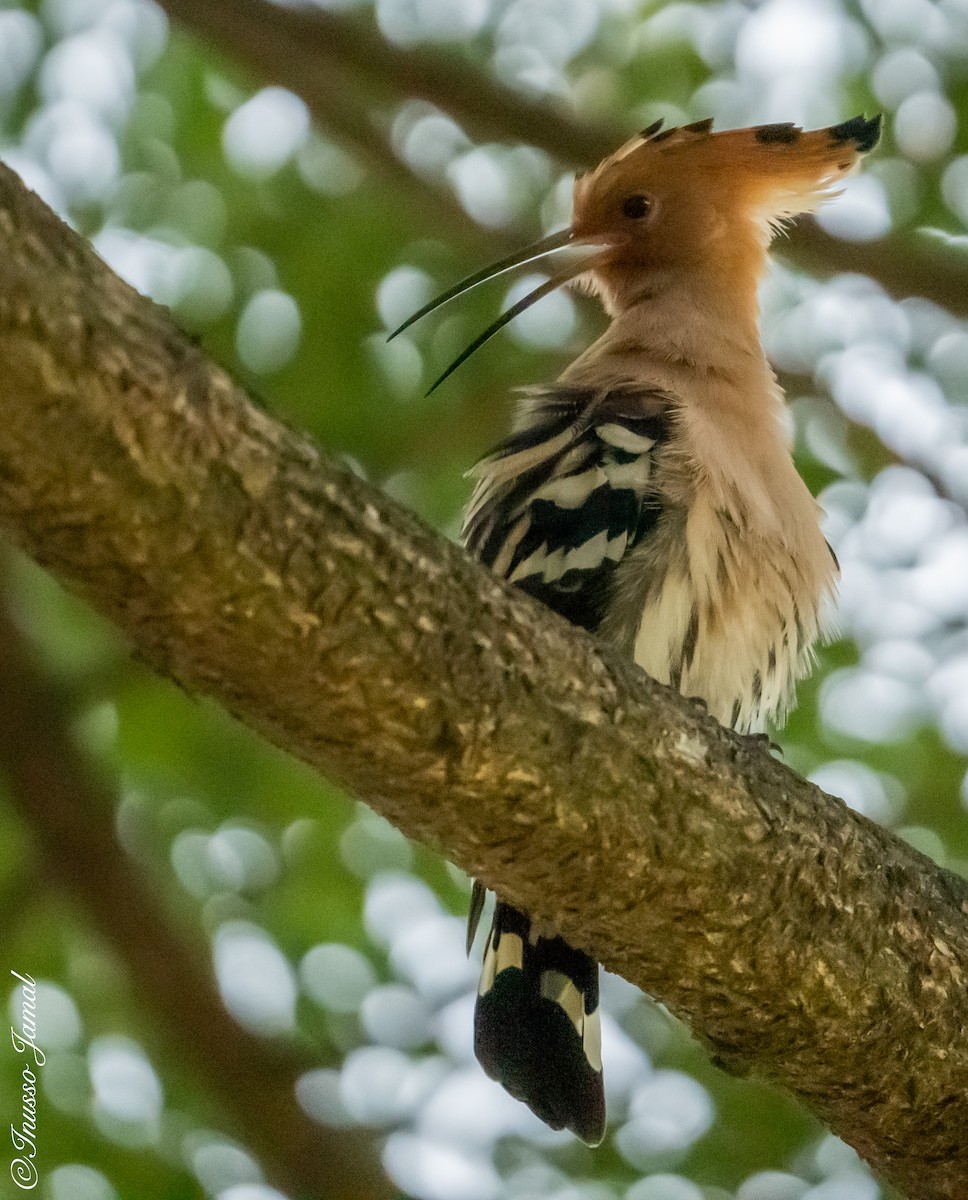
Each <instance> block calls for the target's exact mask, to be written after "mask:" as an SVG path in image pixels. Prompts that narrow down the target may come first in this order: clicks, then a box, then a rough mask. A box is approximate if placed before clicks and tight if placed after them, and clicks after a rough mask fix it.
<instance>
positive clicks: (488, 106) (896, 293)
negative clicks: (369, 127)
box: [159, 0, 968, 316]
mask: <svg viewBox="0 0 968 1200" xmlns="http://www.w3.org/2000/svg"><path fill="white" fill-rule="evenodd" d="M159 3H160V4H161V7H162V8H163V9H165V11H166V12H167V13H168V14H169V15H170V16H171V17H173V18H174V19H175V20H176V21H178V22H179V23H180V24H182V25H183V26H184V27H185V28H186V29H187V30H189V31H191V32H192V33H194V34H196V35H198V36H200V37H203V38H205V39H207V40H209V41H210V42H212V43H213V44H214V45H215V46H216V47H217V48H218V49H220V50H222V51H224V52H227V53H229V54H230V55H232V56H233V57H234V58H236V59H237V60H238V61H239V62H240V63H242V64H244V66H245V67H247V68H248V69H249V70H250V71H252V72H253V74H254V75H256V76H257V77H258V78H261V79H264V80H266V81H267V82H270V83H276V84H279V85H281V86H283V87H287V88H289V89H290V90H291V91H293V92H295V93H296V94H297V95H299V96H301V97H302V99H303V100H304V101H305V102H306V105H307V106H308V108H309V110H310V112H311V113H312V114H313V116H314V118H315V119H316V120H317V122H318V123H319V124H320V125H321V126H322V127H323V128H325V127H327V125H328V124H329V118H328V116H327V113H328V111H329V106H330V101H331V97H332V90H333V81H332V79H331V78H330V77H329V76H330V74H334V75H335V76H336V81H337V86H338V87H339V88H340V89H341V90H346V91H352V90H353V89H354V88H356V89H359V88H363V89H365V90H366V91H367V93H368V94H371V95H377V96H381V97H383V98H385V99H391V100H393V101H396V102H399V101H400V100H403V99H406V98H407V97H414V96H415V97H419V98H421V99H424V100H427V101H429V102H431V103H433V104H435V105H436V106H437V107H438V108H441V109H443V110H444V111H445V112H448V113H450V114H451V115H452V116H453V117H454V118H455V119H456V120H457V121H459V122H460V123H461V124H462V125H463V126H464V128H465V129H467V130H468V132H469V133H471V134H472V135H474V136H476V137H479V138H481V139H486V140H498V141H506V140H508V139H510V140H513V141H520V142H525V143H527V144H528V145H532V146H537V147H539V148H540V149H542V150H546V151H547V152H548V153H549V154H551V155H552V156H553V157H554V158H556V159H558V160H559V161H560V162H562V163H564V164H565V165H567V166H572V167H588V166H589V165H590V164H593V163H596V162H598V161H599V160H600V159H602V158H604V157H605V155H607V154H610V153H611V152H612V151H613V150H614V149H615V148H616V147H617V146H619V145H620V144H621V143H622V142H623V141H624V140H625V138H627V137H628V136H629V133H630V132H631V131H630V130H627V129H625V128H619V127H618V126H617V125H616V126H612V125H605V124H600V123H599V124H593V123H591V122H588V121H582V120H579V119H577V118H575V117H574V116H572V115H571V114H569V113H568V112H566V111H565V110H564V109H562V108H561V107H559V106H556V105H552V104H548V103H546V102H544V101H540V100H535V99H529V98H528V97H526V96H523V95H522V94H520V93H519V92H516V91H514V90H513V89H511V88H508V87H505V86H504V85H503V84H501V83H499V82H498V81H497V80H496V79H495V78H494V77H493V76H492V75H490V74H488V73H487V72H484V71H481V70H480V69H479V68H477V67H476V66H474V65H473V64H471V63H469V62H467V61H464V60H462V59H459V58H457V57H456V56H450V57H445V56H443V55H440V54H438V53H434V52H432V51H427V50H422V49H421V50H415V49H407V50H404V49H401V48H400V47H397V46H393V45H391V44H390V43H388V42H387V41H386V40H385V39H384V38H383V37H381V36H380V34H379V33H378V31H377V30H375V29H374V28H372V27H371V26H370V25H366V24H364V23H363V22H361V21H358V20H352V19H348V18H346V17H341V16H339V15H338V14H335V13H331V12H325V11H321V10H319V9H312V10H309V9H298V8H287V7H281V6H279V5H277V4H273V3H270V2H269V0H233V3H232V4H231V5H227V4H225V3H223V0H159ZM414 187H415V188H419V191H420V193H421V198H422V199H423V200H424V201H425V202H426V200H427V196H426V193H427V192H428V191H430V192H432V193H433V194H435V195H436V196H437V198H438V205H439V209H440V211H441V213H442V214H443V215H444V216H445V217H446V219H447V220H448V222H452V221H453V220H454V219H455V216H456V214H457V213H458V212H459V213H460V214H461V215H462V217H463V221H464V223H465V225H466V226H467V227H468V228H473V229H475V231H476V227H475V226H473V225H472V222H471V219H470V217H468V216H466V214H463V210H460V209H459V206H457V205H455V204H454V201H453V199H452V197H451V196H450V195H449V194H448V193H445V192H444V191H442V190H441V189H438V188H433V187H432V185H428V184H427V183H426V182H425V181H423V180H417V179H416V177H414ZM424 206H425V207H428V206H427V205H426V203H425V205H424ZM779 252H780V253H781V254H783V255H784V256H786V257H788V258H789V259H790V260H791V262H792V263H793V264H794V265H795V266H798V267H800V268H801V269H806V270H808V271H812V272H814V273H816V274H818V275H822V276H826V275H835V274H838V273H839V272H844V271H856V272H860V273H862V274H865V275H870V276H871V278H873V279H875V280H876V281H877V282H878V283H879V284H880V285H881V287H883V288H884V290H885V291H886V292H887V293H888V295H890V296H893V297H895V298H896V299H901V298H903V297H905V296H912V295H917V296H923V297H924V298H925V299H927V300H932V301H933V302H934V303H935V304H940V305H941V306H942V307H944V308H947V309H948V310H949V311H950V312H953V313H955V314H956V315H959V316H964V315H968V253H965V252H963V251H956V250H955V249H954V248H953V247H951V246H950V245H947V244H945V243H943V242H940V241H939V240H938V239H936V238H933V237H930V236H928V235H925V234H923V233H920V232H918V231H916V230H901V231H898V232H894V233H890V234H888V235H887V236H886V237H883V238H878V239H876V240H875V241H871V242H845V241H841V240H840V239H839V238H835V237H831V235H830V234H827V233H824V231H823V230H822V229H821V228H820V226H819V225H817V223H816V222H815V221H813V220H809V219H806V220H801V221H799V222H798V223H797V225H796V226H795V227H794V228H792V229H791V230H790V232H789V236H788V237H787V239H786V240H785V241H784V242H783V243H782V244H781V246H780V247H779Z"/></svg>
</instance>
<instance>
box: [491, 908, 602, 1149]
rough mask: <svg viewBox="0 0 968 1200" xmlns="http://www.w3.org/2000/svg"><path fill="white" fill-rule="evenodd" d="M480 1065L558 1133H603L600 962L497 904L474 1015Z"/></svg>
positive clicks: (587, 1138)
mask: <svg viewBox="0 0 968 1200" xmlns="http://www.w3.org/2000/svg"><path fill="white" fill-rule="evenodd" d="M474 1050H475V1053H476V1054H477V1057H478V1060H479V1061H480V1063H481V1066H482V1067H483V1068H484V1070H485V1071H486V1072H487V1074H488V1075H490V1076H491V1078H492V1079H496V1080H497V1081H498V1082H499V1083H500V1084H502V1085H503V1086H504V1087H505V1088H506V1089H507V1090H508V1091H509V1092H510V1093H511V1095H512V1096H515V1097H516V1098H517V1099H518V1100H523V1101H524V1103H525V1104H527V1105H528V1106H529V1108H531V1109H532V1111H533V1112H535V1113H536V1114H537V1115H538V1116H539V1117H540V1118H541V1119H542V1121H544V1122H546V1124H548V1125H550V1126H551V1127H552V1128H553V1129H562V1128H567V1129H570V1130H571V1131H572V1132H573V1133H575V1134H577V1136H578V1137H580V1138H581V1139H582V1141H583V1142H587V1143H588V1144H589V1145H590V1146H597V1145H598V1143H599V1142H600V1141H601V1140H602V1138H603V1136H604V1134H605V1095H604V1091H603V1087H602V1052H601V1022H600V1019H599V1012H598V964H597V963H596V962H594V961H593V960H592V959H591V958H589V957H588V955H587V954H584V953H583V952H582V951H581V950H575V949H574V948H573V947H571V946H569V945H568V943H567V942H566V941H565V940H564V938H561V937H537V936H536V935H535V934H534V933H533V932H532V929H531V921H530V920H529V919H528V918H527V917H526V916H525V915H524V914H523V913H520V912H518V910H517V909H515V908H512V907H511V906H510V905H509V904H503V903H501V902H500V901H499V902H498V904H497V908H496V909H495V912H494V923H493V925H492V926H491V932H490V934H489V936H488V939H487V948H486V950H485V952H484V969H483V971H482V972H481V983H480V987H479V989H478V996H477V1008H476V1011H475V1014H474Z"/></svg>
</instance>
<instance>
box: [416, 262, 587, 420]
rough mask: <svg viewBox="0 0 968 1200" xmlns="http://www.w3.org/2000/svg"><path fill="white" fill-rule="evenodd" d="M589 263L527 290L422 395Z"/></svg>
mask: <svg viewBox="0 0 968 1200" xmlns="http://www.w3.org/2000/svg"><path fill="white" fill-rule="evenodd" d="M593 257H594V258H597V257H598V256H597V255H595V256H593ZM590 265H591V262H590V260H589V259H587V258H583V259H582V260H581V261H580V262H577V263H572V264H571V265H570V266H568V267H565V268H563V269H562V270H561V271H558V272H557V274H555V275H552V276H551V277H550V278H549V279H546V280H545V281H544V283H542V284H539V285H538V286H537V287H536V288H535V289H534V291H531V292H528V294H527V295H526V296H524V297H522V299H520V300H519V301H518V302H517V304H512V305H511V307H510V308H509V309H507V310H506V311H505V312H503V313H501V315H500V316H499V317H498V318H497V320H496V321H494V322H493V323H492V324H490V325H488V327H487V328H486V329H485V330H484V332H483V333H481V334H478V336H477V337H476V338H475V339H474V340H473V341H472V342H471V344H470V345H469V346H468V347H467V349H466V350H463V351H462V352H461V353H460V354H459V355H458V356H457V357H456V358H455V359H454V361H453V362H452V363H451V364H450V366H449V367H448V368H447V370H446V371H444V373H443V374H442V375H440V376H438V378H437V379H435V380H434V382H433V383H432V384H431V385H430V387H429V388H428V389H427V391H426V392H425V393H424V396H425V397H426V396H429V395H430V393H431V392H433V391H436V390H437V388H438V387H439V386H440V385H441V384H442V383H443V382H444V380H445V379H446V378H447V377H448V375H450V374H452V373H453V372H454V371H456V370H457V368H458V367H459V366H460V365H461V363H464V362H466V361H467V360H468V359H469V358H470V356H471V355H472V354H473V353H474V351H475V350H480V348H481V346H483V345H484V343H485V342H489V341H490V340H491V338H492V337H493V336H494V335H495V334H496V333H498V332H499V331H500V330H502V329H503V328H504V326H505V325H507V323H508V322H509V321H513V320H514V318H515V317H518V316H520V315H521V313H523V312H524V311H525V309H528V308H530V307H531V305H532V304H535V303H536V302H537V301H538V300H541V299H542V298H543V297H544V296H547V295H548V294H549V293H550V292H554V291H557V290H558V288H560V287H561V285H562V284H564V283H567V282H568V281H569V279H575V278H577V276H579V275H584V274H585V272H586V271H587V270H588V269H589V266H590Z"/></svg>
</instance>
